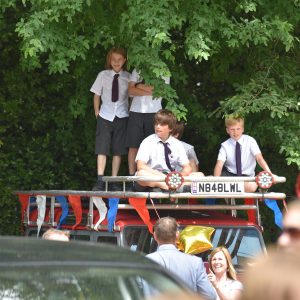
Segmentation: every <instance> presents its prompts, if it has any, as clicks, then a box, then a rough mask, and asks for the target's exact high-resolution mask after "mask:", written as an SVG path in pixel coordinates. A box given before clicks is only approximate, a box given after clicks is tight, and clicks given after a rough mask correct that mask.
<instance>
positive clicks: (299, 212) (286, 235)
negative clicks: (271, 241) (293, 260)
mask: <svg viewBox="0 0 300 300" xmlns="http://www.w3.org/2000/svg"><path fill="white" fill-rule="evenodd" d="M282 225H283V228H282V233H281V235H280V237H279V238H278V241H277V244H278V246H279V247H281V248H283V249H285V250H288V251H299V250H300V199H298V200H295V201H293V202H291V203H290V204H289V205H288V210H287V212H286V213H285V214H284V217H283V220H282Z"/></svg>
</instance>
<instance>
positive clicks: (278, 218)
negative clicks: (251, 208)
mask: <svg viewBox="0 0 300 300" xmlns="http://www.w3.org/2000/svg"><path fill="white" fill-rule="evenodd" d="M264 202H265V204H266V205H267V206H268V207H269V208H270V209H271V210H272V211H273V213H274V223H275V224H276V225H277V226H278V227H279V228H281V229H282V212H281V211H280V209H279V207H278V204H277V201H276V200H271V199H264Z"/></svg>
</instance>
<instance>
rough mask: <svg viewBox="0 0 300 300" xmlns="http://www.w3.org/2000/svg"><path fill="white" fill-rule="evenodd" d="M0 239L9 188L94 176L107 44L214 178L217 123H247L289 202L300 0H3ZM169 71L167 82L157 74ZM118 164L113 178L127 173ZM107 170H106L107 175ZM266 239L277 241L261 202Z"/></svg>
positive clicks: (74, 184) (294, 161)
mask: <svg viewBox="0 0 300 300" xmlns="http://www.w3.org/2000/svg"><path fill="white" fill-rule="evenodd" d="M0 10H1V15H0V33H1V40H0V49H1V51H0V61H1V69H0V72H1V76H0V86H1V89H0V107H1V121H0V150H1V151H0V165H1V177H0V209H1V217H0V233H1V234H20V219H19V207H18V201H17V199H16V198H15V197H14V196H13V195H12V192H13V191H14V190H22V189H25V190H30V189H78V190H88V189H90V188H91V186H92V185H93V183H94V180H95V178H96V157H95V155H94V134H95V126H96V122H95V118H94V113H93V105H92V95H91V93H90V92H89V89H90V87H91V85H92V83H93V81H94V80H95V78H96V75H97V73H98V72H99V71H101V70H102V69H103V67H104V61H105V56H106V53H107V51H108V49H109V48H110V47H112V46H113V45H120V46H123V47H125V48H126V49H127V50H128V63H129V68H130V70H132V68H133V67H137V68H138V69H139V70H141V72H142V73H143V76H144V78H145V79H146V81H147V82H148V83H150V84H152V85H154V87H155V93H156V94H157V95H160V96H162V97H163V98H164V106H166V107H167V108H170V109H172V110H173V111H174V112H175V113H176V115H177V117H178V118H179V119H185V120H186V122H187V126H186V130H185V134H184V137H183V139H184V140H185V141H187V142H188V143H190V144H193V145H194V146H195V149H196V152H197V155H198V157H199V160H200V168H201V170H202V171H203V172H204V173H205V174H212V171H213V167H214V164H215V161H216V157H217V153H218V149H219V145H220V143H221V142H222V141H223V140H225V139H226V138H227V136H226V133H225V130H224V125H223V123H224V119H223V118H224V115H226V114H228V113H239V114H242V115H243V116H245V118H246V133H247V134H250V135H252V136H254V137H255V138H256V139H257V141H258V143H259V145H260V147H261V149H262V152H263V154H264V157H265V159H266V160H267V161H268V163H269V165H270V166H271V169H272V171H273V173H275V174H278V175H280V176H285V177H286V178H287V183H285V184H280V185H277V186H275V187H274V188H272V190H274V191H280V192H285V193H286V194H287V196H288V198H287V199H288V201H289V200H290V199H291V197H293V196H294V183H295V178H296V174H297V173H298V172H299V169H300V146H299V145H300V134H299V133H300V130H299V129H300V117H299V103H300V100H299V98H300V97H299V91H300V88H299V84H300V72H299V70H300V68H299V62H300V49H299V32H300V26H299V19H300V13H299V10H300V2H299V0H294V1H292V0H291V1H280V0H273V1H267V0H256V1H251V0H242V1H232V0H216V1H209V0H201V1H200V0H189V1H182V0H172V1H168V0H165V1H160V0H152V1H151V2H150V1H145V0H111V1H106V0H53V1H45V0H44V1H42V0H28V1H26V0H23V1H16V0H15V1H13V0H2V1H1V3H0ZM170 75H171V78H172V79H171V85H170V86H165V85H164V83H163V81H162V80H161V79H160V78H161V76H170ZM126 164H127V162H126V159H124V161H123V164H122V168H121V174H127V165H126ZM107 174H109V163H108V168H107ZM262 221H263V225H264V228H265V237H266V240H267V242H274V241H275V240H276V237H277V235H278V233H279V230H278V228H276V226H275V225H274V223H273V217H272V214H271V213H270V211H269V210H268V209H266V208H265V207H264V206H262Z"/></svg>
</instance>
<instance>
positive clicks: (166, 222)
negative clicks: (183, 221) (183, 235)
mask: <svg viewBox="0 0 300 300" xmlns="http://www.w3.org/2000/svg"><path fill="white" fill-rule="evenodd" d="M153 231H154V238H155V240H156V241H157V243H158V245H162V244H176V241H177V239H178V236H179V231H178V224H177V222H176V220H175V219H174V218H172V217H164V218H161V219H159V220H158V221H157V222H156V224H155V225H154V227H153Z"/></svg>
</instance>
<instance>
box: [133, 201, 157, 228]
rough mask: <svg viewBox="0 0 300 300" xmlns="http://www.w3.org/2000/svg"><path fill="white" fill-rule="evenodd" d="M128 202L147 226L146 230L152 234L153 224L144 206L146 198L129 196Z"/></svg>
mask: <svg viewBox="0 0 300 300" xmlns="http://www.w3.org/2000/svg"><path fill="white" fill-rule="evenodd" d="M128 201H129V204H130V205H131V206H132V207H134V208H135V210H136V211H137V213H138V214H139V216H140V217H141V219H142V220H143V221H144V223H145V224H146V225H147V226H148V230H149V231H150V232H151V233H152V234H153V224H152V223H151V221H150V215H149V210H148V208H147V207H146V198H129V199H128Z"/></svg>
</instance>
